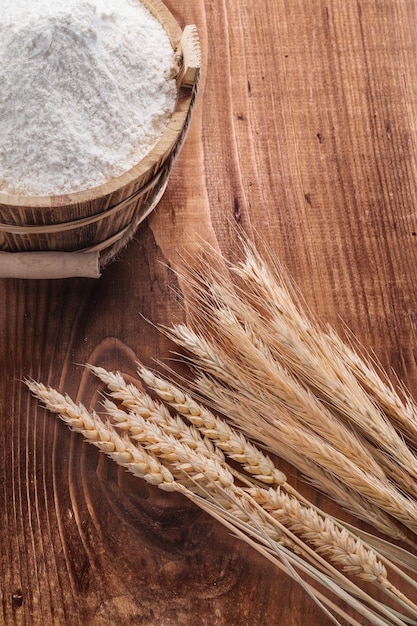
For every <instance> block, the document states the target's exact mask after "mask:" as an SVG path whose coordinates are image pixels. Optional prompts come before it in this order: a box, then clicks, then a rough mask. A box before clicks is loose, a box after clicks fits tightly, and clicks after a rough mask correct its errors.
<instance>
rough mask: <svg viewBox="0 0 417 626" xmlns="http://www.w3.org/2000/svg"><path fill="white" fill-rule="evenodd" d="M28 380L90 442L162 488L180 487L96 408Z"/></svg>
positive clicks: (119, 463)
mask: <svg viewBox="0 0 417 626" xmlns="http://www.w3.org/2000/svg"><path fill="white" fill-rule="evenodd" d="M26 384H27V386H28V387H29V389H30V390H31V392H32V393H33V395H34V396H36V397H37V398H38V399H39V400H41V402H42V403H43V404H44V405H45V407H46V408H47V409H48V410H49V411H51V412H53V413H57V414H58V415H59V417H60V418H61V419H62V420H63V421H64V422H65V423H66V424H67V425H68V426H70V427H71V429H72V430H74V431H76V432H78V433H80V434H81V435H83V437H84V438H85V439H86V440H87V441H88V442H89V443H92V444H93V445H95V446H96V447H97V448H99V449H100V450H101V451H102V452H105V453H106V454H107V455H108V456H109V457H110V458H111V459H112V460H113V461H115V462H116V463H117V464H118V465H121V466H123V467H125V468H126V469H127V470H129V472H131V473H132V474H134V475H135V476H138V477H140V478H143V479H144V480H146V482H148V483H150V484H152V485H157V486H158V487H159V488H160V489H164V490H165V491H175V490H176V489H177V486H176V484H175V482H174V478H173V476H172V474H171V472H170V471H169V470H168V469H167V468H166V467H164V466H162V465H161V464H160V463H159V461H158V460H157V459H156V458H154V457H153V456H152V455H151V454H148V453H147V452H145V451H144V450H142V449H140V448H138V447H137V446H135V445H134V444H133V443H132V442H131V441H130V440H129V439H128V438H127V437H122V436H120V434H119V433H118V432H117V431H116V430H115V429H114V428H113V426H112V425H111V424H110V423H109V422H107V423H105V424H104V423H103V421H102V420H101V419H100V417H99V416H98V415H97V414H96V413H95V412H94V411H88V410H87V409H86V407H85V406H84V405H83V404H81V403H79V404H76V403H75V402H74V401H73V400H71V398H70V397H69V396H67V395H65V396H64V395H62V394H60V393H58V392H57V391H56V390H55V389H53V388H52V387H46V386H45V385H43V384H41V383H38V382H35V381H32V380H28V381H26Z"/></svg>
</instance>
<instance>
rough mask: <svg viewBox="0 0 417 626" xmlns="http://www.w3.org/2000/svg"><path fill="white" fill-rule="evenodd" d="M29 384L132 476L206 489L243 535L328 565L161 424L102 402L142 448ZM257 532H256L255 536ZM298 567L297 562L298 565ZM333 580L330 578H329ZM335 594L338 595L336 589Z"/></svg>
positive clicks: (394, 619) (184, 489) (216, 463)
mask: <svg viewBox="0 0 417 626" xmlns="http://www.w3.org/2000/svg"><path fill="white" fill-rule="evenodd" d="M28 385H29V388H30V389H31V391H32V393H34V394H35V395H36V396H37V397H38V398H39V399H41V400H42V402H43V403H44V404H45V405H46V406H47V408H48V409H49V410H51V411H54V412H56V413H58V414H59V415H60V417H61V418H62V419H63V420H64V421H66V423H67V424H68V425H69V426H71V428H72V429H74V430H76V431H78V432H80V433H81V434H83V435H84V437H86V438H87V440H88V441H90V442H92V443H93V444H94V445H96V446H97V447H99V448H100V449H101V450H103V451H105V452H106V453H107V454H108V455H109V456H110V457H111V458H112V459H113V460H115V461H116V462H117V463H119V464H120V465H122V466H124V467H126V468H127V469H128V470H129V471H131V472H133V473H134V474H135V475H137V476H140V477H143V478H145V480H147V481H148V482H151V484H157V485H158V486H159V487H161V488H163V489H166V490H170V491H172V490H174V489H175V490H178V491H180V492H181V493H183V494H184V495H186V496H187V497H189V498H191V499H193V500H194V501H196V502H197V503H198V502H199V498H201V493H206V495H207V496H208V497H209V502H211V505H213V502H214V504H215V506H216V510H217V511H219V510H220V511H223V519H228V520H230V519H233V520H234V524H235V526H236V528H242V524H244V525H245V526H244V528H246V533H247V537H250V536H257V537H258V540H260V541H261V543H262V542H263V544H264V545H272V546H273V549H274V550H275V551H278V550H279V549H280V548H279V546H280V544H283V545H284V546H285V545H286V546H288V547H290V548H291V549H292V550H296V551H297V549H298V550H299V551H301V553H303V554H306V555H307V557H308V558H310V559H312V560H313V561H317V562H318V564H319V567H320V568H326V567H328V565H327V564H326V562H323V561H322V560H321V559H320V558H319V556H318V555H317V554H315V553H312V552H311V551H310V550H309V549H308V547H307V546H306V545H305V544H303V543H300V540H299V539H297V537H296V536H295V535H293V533H292V532H291V531H289V530H288V529H287V528H286V527H285V526H284V525H283V524H281V522H280V521H279V520H276V519H274V518H273V517H271V516H270V515H269V513H267V512H265V510H264V509H262V508H260V507H259V505H258V504H257V502H256V501H255V499H253V498H251V496H250V495H249V494H248V493H245V492H244V491H242V490H241V489H240V488H239V487H237V486H236V485H234V482H233V476H232V475H231V474H229V473H228V471H227V468H225V467H223V466H222V464H221V463H220V462H219V461H218V459H209V458H207V457H205V456H204V455H201V454H200V453H199V452H198V451H196V449H192V448H190V447H189V446H187V445H186V444H184V443H182V442H180V441H179V440H178V439H176V438H175V437H174V436H173V435H172V434H171V433H166V432H164V431H163V429H162V428H161V426H159V425H158V424H156V423H154V422H152V421H148V419H146V418H144V417H143V416H141V415H139V414H137V413H133V412H132V411H128V412H126V411H123V410H121V409H118V407H117V406H116V405H115V404H114V403H111V402H109V403H107V405H106V408H108V409H109V410H110V415H111V416H112V418H114V419H115V420H116V423H117V424H118V425H119V426H120V427H121V428H122V430H125V429H126V428H127V427H128V428H129V432H130V433H131V435H132V437H133V438H134V439H136V440H138V441H140V443H141V445H144V446H145V450H144V449H143V448H141V447H137V446H135V445H134V444H132V443H131V442H130V441H129V439H128V438H127V437H126V436H124V437H121V436H119V435H118V434H117V432H116V431H115V430H114V427H113V426H112V425H111V424H110V423H109V422H108V421H107V422H106V423H103V422H102V421H101V420H100V418H99V417H98V416H97V414H96V413H95V412H94V411H91V412H89V411H87V409H86V408H85V407H84V406H83V405H82V404H76V403H74V402H73V401H72V400H71V399H70V398H69V397H68V396H63V395H61V394H58V392H56V391H55V390H53V389H51V388H47V387H45V386H43V385H40V384H39V383H34V382H33V381H29V382H28ZM148 417H149V416H148ZM158 459H159V460H158ZM160 459H164V461H166V462H167V463H168V464H169V466H172V467H174V468H175V469H177V470H178V469H179V470H181V471H184V473H186V474H187V475H188V476H189V477H190V478H191V479H192V483H193V484H195V485H196V486H197V493H193V492H192V491H190V490H189V489H188V488H187V487H184V485H182V484H181V483H180V482H178V480H176V479H175V478H174V475H173V473H172V472H170V471H169V470H168V469H167V467H166V466H165V465H163V464H161V463H160ZM202 486H203V487H202ZM213 487H214V491H213ZM248 525H249V526H250V527H252V530H251V531H249V530H248ZM259 532H260V536H258V534H259ZM266 538H267V539H266ZM271 541H273V543H272V544H270V543H269V542H271ZM277 542H278V543H277ZM281 556H282V555H281ZM293 558H295V557H293ZM296 562H297V561H296ZM297 563H298V562H297ZM298 565H299V566H300V563H298ZM310 567H311V566H308V565H307V563H304V564H303V568H304V569H306V568H307V569H306V571H309V572H310V573H312V575H314V571H315V570H314V569H313V570H311V569H309V568H310ZM330 573H331V574H332V575H333V576H334V575H336V579H337V577H338V576H340V575H339V574H338V573H337V572H336V571H334V570H332V569H331V570H330ZM293 576H294V573H293ZM381 576H382V574H381ZM382 577H383V576H382ZM322 580H327V577H326V578H323V577H322ZM332 580H333V582H331V581H332ZM326 584H327V585H330V586H331V588H332V589H333V590H335V588H334V584H335V579H334V578H331V579H329V582H327V583H326ZM346 584H349V583H348V581H343V579H342V586H343V585H346ZM394 589H395V588H394ZM338 593H339V594H342V595H343V593H342V589H341V588H340V589H339V590H338ZM356 593H359V594H360V595H361V592H360V590H359V589H357V590H356ZM368 600H369V601H370V602H371V604H374V605H375V606H378V607H379V608H381V610H382V612H383V613H386V614H387V615H389V616H390V619H391V620H392V622H390V623H395V624H404V622H403V621H402V620H400V619H399V618H398V617H396V615H395V614H392V613H391V612H390V611H389V610H388V609H386V608H385V607H383V606H382V605H379V603H375V602H374V601H373V600H372V598H369V599H368ZM352 602H353V605H354V606H355V608H357V609H359V610H360V611H361V612H362V614H363V615H366V616H367V617H370V618H372V623H375V624H386V622H385V621H383V620H381V619H380V618H379V617H378V616H377V615H374V614H373V613H372V612H371V613H370V612H369V610H368V609H367V608H366V607H364V606H362V605H361V604H359V606H357V604H356V601H353V599H352Z"/></svg>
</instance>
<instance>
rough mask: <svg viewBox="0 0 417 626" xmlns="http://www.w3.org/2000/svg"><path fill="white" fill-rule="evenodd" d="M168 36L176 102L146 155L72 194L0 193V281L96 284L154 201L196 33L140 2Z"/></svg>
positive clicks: (191, 82)
mask: <svg viewBox="0 0 417 626" xmlns="http://www.w3.org/2000/svg"><path fill="white" fill-rule="evenodd" d="M142 3H143V4H144V5H145V6H146V7H147V8H148V9H149V11H150V12H151V13H152V14H153V15H154V17H156V18H157V19H158V21H159V22H160V23H161V24H162V26H163V27H164V28H165V31H166V32H167V34H168V37H169V39H170V42H171V45H172V47H173V50H174V51H175V55H176V59H177V61H178V63H177V74H176V83H177V100H176V105H175V108H174V111H173V114H172V116H171V118H170V121H169V123H168V125H167V127H166V129H165V131H164V132H163V134H162V135H161V137H160V138H159V140H158V141H157V143H156V144H155V146H154V147H153V148H152V149H151V151H150V152H149V153H148V154H147V155H146V156H145V157H144V158H143V159H142V160H141V161H139V163H137V164H136V165H135V166H134V167H132V168H131V169H130V170H128V171H127V172H125V173H124V174H122V175H121V176H119V177H117V178H113V179H111V180H109V181H108V182H107V183H105V184H103V185H100V186H97V187H94V188H91V189H89V190H86V191H80V192H76V193H72V194H65V195H57V196H23V195H22V196H19V195H9V194H4V193H0V278H30V279H42V278H47V279H49V278H69V277H77V276H80V277H81V276H84V277H90V278H98V277H99V276H100V275H101V271H102V270H103V268H104V267H105V266H106V265H107V264H108V263H109V262H110V261H111V260H112V259H113V258H114V257H115V256H116V255H117V253H118V252H119V251H120V250H121V249H122V248H123V247H124V246H125V245H126V244H127V243H128V242H129V240H130V239H131V238H132V237H133V235H134V233H135V232H136V230H137V228H138V226H139V224H140V223H141V222H142V221H143V220H144V219H145V218H146V217H147V216H148V215H149V214H150V213H151V211H153V209H154V208H155V207H156V205H157V204H158V202H159V201H160V199H161V197H162V195H163V193H164V191H165V189H166V186H167V183H168V179H169V175H170V172H171V169H172V167H173V165H174V162H175V160H176V158H177V156H178V154H179V152H180V150H181V147H182V145H183V143H184V140H185V138H186V135H187V130H188V127H189V124H190V121H191V115H192V110H193V107H194V103H195V98H196V95H197V91H198V83H199V76H200V67H201V51H200V43H199V37H198V32H197V28H196V26H194V25H188V26H186V27H185V28H184V30H182V29H181V28H180V26H179V24H178V23H177V21H176V19H175V18H174V17H173V15H172V14H171V13H170V11H169V10H168V9H167V7H166V6H165V5H164V4H163V3H162V2H160V0H142Z"/></svg>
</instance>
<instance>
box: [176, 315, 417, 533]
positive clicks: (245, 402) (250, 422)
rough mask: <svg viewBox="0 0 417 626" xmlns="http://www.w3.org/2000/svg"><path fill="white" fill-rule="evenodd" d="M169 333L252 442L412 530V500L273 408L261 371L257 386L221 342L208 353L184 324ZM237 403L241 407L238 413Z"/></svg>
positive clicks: (416, 525) (416, 514)
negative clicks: (324, 475) (331, 478)
mask: <svg viewBox="0 0 417 626" xmlns="http://www.w3.org/2000/svg"><path fill="white" fill-rule="evenodd" d="M172 336H173V337H174V338H175V339H176V341H177V343H178V344H179V345H182V346H184V347H187V349H188V350H191V351H192V354H193V366H194V368H195V370H196V371H197V372H207V371H208V372H209V373H211V374H212V375H213V378H212V379H207V376H204V375H201V376H200V377H199V378H197V380H196V381H195V382H194V385H195V387H196V388H197V389H198V391H200V392H201V393H202V394H203V395H206V397H208V398H209V399H210V402H211V403H212V404H213V406H214V407H215V409H216V410H217V411H219V412H220V413H223V414H224V415H227V416H228V417H229V418H230V419H231V420H233V423H234V425H235V426H237V427H238V428H240V429H241V430H242V431H243V432H245V433H246V435H247V436H249V437H250V438H252V439H254V440H255V441H262V442H264V443H265V442H267V445H268V448H269V449H270V450H271V451H273V452H274V453H276V454H277V455H278V456H279V455H282V451H283V449H284V448H285V447H287V446H288V447H289V448H291V449H292V451H294V452H295V453H296V454H299V455H303V456H304V457H306V458H308V459H311V460H312V461H313V462H314V463H316V464H317V465H319V466H321V467H322V468H323V469H325V470H327V471H329V472H331V473H333V474H334V475H336V476H337V477H338V479H339V480H340V481H341V482H342V483H344V484H346V485H347V486H348V487H349V488H353V489H354V490H356V491H357V492H359V493H361V494H362V495H363V496H365V497H366V498H367V499H369V501H370V502H372V504H374V505H376V506H378V507H380V508H381V509H382V510H383V511H385V512H386V513H388V514H389V515H392V516H393V517H394V518H396V519H398V520H399V521H400V522H401V523H403V524H404V525H405V526H407V527H408V528H410V530H412V531H413V532H417V521H416V520H417V503H416V502H415V501H414V500H413V499H411V498H409V497H407V496H405V495H403V494H402V493H401V491H400V490H398V489H395V487H394V486H393V485H392V484H391V483H390V482H389V481H387V480H382V479H380V478H378V477H376V476H375V475H372V473H368V472H366V471H364V469H362V468H361V467H359V466H358V465H356V463H355V461H356V459H355V458H354V457H353V458H351V457H350V456H347V455H345V454H342V453H341V452H339V451H338V450H337V449H335V448H334V447H333V446H331V445H330V444H329V443H328V442H326V441H325V440H323V439H322V438H321V437H319V436H318V435H316V434H315V433H314V432H313V431H312V430H309V429H307V428H306V427H304V426H302V425H301V424H300V423H299V422H297V421H294V420H291V419H290V417H288V416H287V415H286V413H285V409H286V407H285V405H284V404H282V405H281V406H280V411H279V412H278V411H277V410H276V405H275V403H274V402H273V401H270V400H268V398H269V395H268V390H265V387H264V385H263V382H264V380H265V379H266V373H265V374H264V376H263V377H262V379H260V380H259V381H258V384H256V383H255V381H254V380H252V379H251V377H248V378H245V373H246V372H245V369H244V367H239V365H240V364H239V363H238V362H237V363H234V358H233V357H232V356H230V355H228V354H226V353H225V352H224V349H223V344H219V345H217V344H216V348H215V347H214V345H211V346H210V349H209V351H207V352H205V347H206V346H207V345H208V344H209V343H210V342H209V341H208V340H207V339H206V338H203V340H202V338H201V335H200V334H199V333H197V332H195V331H193V330H191V329H190V328H188V327H187V326H185V325H178V326H175V327H174V328H173V330H172ZM213 352H216V354H217V358H216V360H215V362H214V363H211V364H210V355H211V354H212V353H213ZM220 359H221V362H224V363H225V364H226V367H225V370H222V369H219V368H218V363H219V362H220ZM232 368H235V370H234V375H231V373H230V372H231V369H232ZM204 382H208V384H209V389H206V388H204V386H203V384H204ZM232 385H233V386H232ZM259 388H261V389H262V394H261V395H260V394H259V393H258V390H259ZM265 397H266V398H267V400H266V401H265ZM236 398H239V401H236ZM290 401H291V397H290V398H289V402H290ZM242 406H244V407H245V412H244V414H242V408H241V407H242ZM281 409H282V410H281Z"/></svg>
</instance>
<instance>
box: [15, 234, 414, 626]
mask: <svg viewBox="0 0 417 626" xmlns="http://www.w3.org/2000/svg"><path fill="white" fill-rule="evenodd" d="M242 251H243V254H242V258H241V259H240V260H239V261H237V262H234V263H231V262H227V261H226V260H225V259H224V258H222V257H221V255H220V254H218V253H216V252H214V251H213V250H211V249H208V248H207V247H206V248H203V249H202V251H201V254H200V255H199V257H198V258H197V259H195V261H194V263H193V265H192V266H190V269H188V270H186V272H185V273H184V274H181V273H178V275H179V277H180V278H181V280H182V281H184V284H185V285H186V286H187V305H188V307H189V308H188V313H189V320H190V321H189V323H187V324H179V325H176V326H174V327H172V328H168V329H167V328H164V329H162V331H163V332H165V333H167V334H168V335H169V337H171V338H172V339H173V340H174V342H175V343H176V344H177V346H178V350H179V353H180V355H181V358H182V359H183V360H184V361H185V362H186V363H187V365H188V366H189V368H190V371H191V372H192V376H190V379H189V380H188V381H187V383H186V384H185V383H184V382H183V380H181V383H175V384H174V382H172V381H173V378H172V376H171V373H169V374H168V373H167V374H166V375H165V376H164V377H161V375H160V373H159V374H156V373H155V372H154V371H153V370H152V371H151V370H150V369H148V368H146V367H145V366H143V365H141V364H140V365H139V366H138V385H137V386H136V385H134V384H132V383H127V382H126V381H125V379H124V378H123V376H122V375H121V374H120V373H119V372H109V371H107V370H105V369H103V368H101V367H95V366H91V365H90V366H89V367H90V369H91V371H92V372H93V373H94V374H95V375H96V376H97V377H98V379H99V380H100V381H101V383H104V384H105V386H106V388H107V395H106V399H105V401H104V402H103V412H100V415H99V414H98V413H96V412H95V411H94V410H92V409H91V410H88V409H87V408H86V407H84V406H83V405H82V404H77V403H75V402H73V401H72V400H71V398H70V397H69V396H68V395H62V394H60V393H58V391H56V390H54V389H52V388H51V387H47V386H44V385H43V384H42V383H40V382H36V381H33V380H29V381H27V384H28V386H29V388H30V389H31V391H32V392H33V394H34V395H35V396H36V397H37V398H38V399H40V400H41V401H42V402H43V404H44V405H45V406H46V407H47V409H49V410H50V411H52V412H55V413H57V414H58V415H59V416H60V417H61V418H62V419H63V420H64V421H65V422H66V423H67V424H68V425H69V426H70V427H71V428H72V429H73V430H75V431H78V432H80V433H81V434H82V435H83V436H84V437H85V438H86V439H87V440H88V441H89V442H90V443H93V444H94V445H96V446H97V447H98V448H99V449H100V450H102V451H104V452H105V453H106V454H108V455H109V457H110V458H112V459H113V460H114V461H115V462H116V463H118V464H120V465H122V466H124V467H125V468H126V469H127V470H129V471H130V472H132V473H133V474H135V475H136V476H138V477H140V478H142V479H144V480H146V481H148V482H149V483H151V484H153V485H157V486H158V487H160V488H161V489H164V490H166V491H177V492H180V493H182V494H184V496H186V497H187V498H189V499H190V500H192V501H193V502H194V503H196V504H197V505H198V506H200V507H201V508H202V509H204V510H205V511H207V512H208V513H209V514H210V515H212V516H213V517H214V518H216V519H217V520H219V521H220V522H221V523H223V524H224V525H225V526H226V527H228V528H229V529H231V530H232V531H233V532H234V534H236V535H237V536H238V537H240V538H241V539H242V540H244V541H246V542H247V543H249V544H250V545H251V546H252V547H253V548H254V549H256V550H258V551H259V552H260V553H261V554H262V555H263V556H264V557H265V558H266V559H269V561H272V562H273V563H274V564H275V565H276V566H277V567H278V568H280V569H281V570H283V571H285V572H286V573H287V574H288V575H289V576H291V577H292V578H293V579H295V580H296V581H298V582H299V583H300V584H301V585H302V586H303V587H304V589H305V590H306V592H307V593H308V594H310V595H311V596H312V597H313V598H314V600H315V601H316V602H317V603H318V604H319V605H320V607H321V608H322V609H323V611H324V612H325V613H326V615H327V616H328V617H329V618H330V620H331V621H332V622H334V623H335V624H342V623H348V624H352V625H355V626H360V625H361V624H364V623H370V624H378V625H387V624H396V625H401V626H404V625H406V624H417V605H416V603H415V602H414V601H413V598H415V597H416V596H417V582H416V580H417V579H416V574H417V557H416V556H415V555H414V552H415V548H416V546H417V481H416V478H417V455H416V450H417V406H416V404H415V403H414V402H413V400H412V399H411V398H410V397H408V396H407V395H406V394H405V393H403V391H402V390H401V391H397V390H396V388H395V387H394V386H393V385H392V384H390V383H389V382H388V378H385V377H383V376H382V375H381V373H380V372H379V370H378V369H376V368H375V367H374V365H373V363H372V362H371V361H370V360H366V359H364V358H363V357H360V356H359V355H358V353H357V352H356V351H355V350H354V349H352V347H351V346H350V345H348V344H347V343H344V342H343V341H341V340H340V339H339V338H338V336H337V335H336V334H335V333H334V332H333V331H332V330H331V329H328V328H323V327H322V326H321V325H320V324H318V323H317V322H316V321H315V320H314V319H313V318H312V316H311V315H310V314H307V313H306V311H305V310H304V309H303V306H302V305H301V303H300V298H299V297H298V296H297V295H296V293H295V291H294V289H293V287H292V285H291V282H290V281H289V280H288V278H287V277H286V276H285V273H284V272H283V270H282V268H281V267H280V266H279V265H278V264H277V263H276V262H275V261H274V260H273V259H272V258H271V256H269V255H268V254H267V253H266V254H265V253H264V251H263V253H262V254H261V253H260V251H259V249H257V248H256V247H255V245H254V244H252V243H251V242H249V241H248V240H247V239H246V238H243V239H242ZM177 357H178V355H176V358H177ZM167 371H168V372H169V370H167ZM144 389H145V390H146V391H144ZM104 415H105V417H103V416H104ZM277 458H278V459H279V458H281V459H284V460H285V461H286V462H288V463H290V464H291V466H293V467H294V468H296V469H297V470H298V472H299V473H300V475H301V476H304V477H305V479H306V480H308V481H310V483H312V484H313V485H314V486H315V487H316V488H317V489H318V490H320V491H321V492H323V493H325V494H326V495H327V496H328V497H329V498H331V499H332V500H334V501H335V502H337V503H338V505H341V506H342V507H344V508H345V509H346V510H347V511H349V512H350V513H351V514H353V515H354V516H355V518H357V519H360V520H362V521H365V522H366V523H367V524H368V525H369V527H370V528H371V530H372V532H364V530H363V526H362V529H360V528H357V527H355V526H352V525H349V524H347V523H345V522H342V521H340V520H339V519H336V518H334V517H332V516H331V515H330V514H329V513H326V512H324V511H322V510H320V509H318V508H317V507H316V506H315V505H314V504H313V503H311V502H309V501H308V500H306V498H305V497H303V496H302V495H301V494H300V493H299V492H298V491H296V489H295V488H293V487H292V486H291V485H290V484H289V483H288V481H287V477H286V475H285V474H284V473H283V471H281V470H280V468H279V461H278V462H277V461H276V459H277ZM393 578H394V580H395V581H396V584H393V583H392V579H393ZM373 589H376V590H377V593H376V594H375V595H377V596H378V598H381V596H382V597H384V598H386V599H384V601H383V602H382V601H381V600H377V599H376V598H375V596H374V595H373V592H372V590H373ZM383 592H385V595H383ZM342 606H345V607H346V606H348V607H350V608H348V611H349V613H346V611H345V610H344V609H343V608H342ZM355 616H356V617H355ZM358 620H360V621H358Z"/></svg>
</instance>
